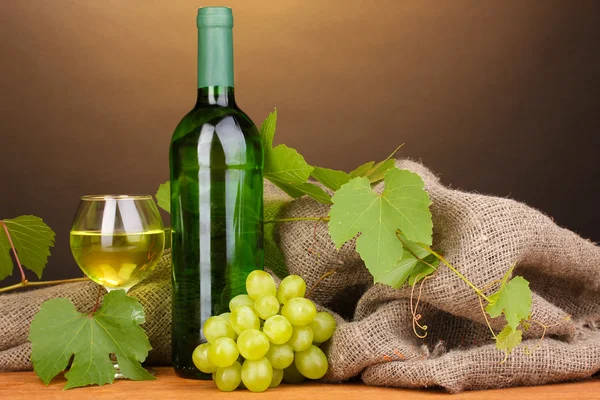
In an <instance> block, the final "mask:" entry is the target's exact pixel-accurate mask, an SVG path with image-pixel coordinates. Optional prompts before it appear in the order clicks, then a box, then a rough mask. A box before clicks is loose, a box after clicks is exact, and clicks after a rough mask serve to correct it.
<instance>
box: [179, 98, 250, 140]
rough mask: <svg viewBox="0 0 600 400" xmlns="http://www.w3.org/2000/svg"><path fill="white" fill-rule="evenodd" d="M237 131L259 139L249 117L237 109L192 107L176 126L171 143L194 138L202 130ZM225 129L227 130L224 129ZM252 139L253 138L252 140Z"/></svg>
mask: <svg viewBox="0 0 600 400" xmlns="http://www.w3.org/2000/svg"><path fill="white" fill-rule="evenodd" d="M207 128H208V129H217V130H219V128H221V130H224V131H227V130H232V129H233V130H239V131H240V132H241V133H242V134H243V135H244V136H246V137H248V136H252V137H260V133H259V131H258V129H257V128H256V125H254V123H253V122H252V120H251V119H250V117H249V116H248V115H247V114H246V113H245V112H243V111H242V110H240V109H239V108H237V107H223V106H200V107H194V108H193V109H192V110H191V111H190V112H188V113H187V114H186V115H185V116H184V117H183V118H182V119H181V121H180V122H179V124H177V127H176V128H175V131H174V133H173V136H172V139H171V143H173V142H174V141H176V140H178V139H180V138H182V137H185V136H196V135H198V133H199V132H201V131H202V130H203V129H207ZM224 128H227V129H224ZM236 128H237V129H236ZM253 139H254V138H253Z"/></svg>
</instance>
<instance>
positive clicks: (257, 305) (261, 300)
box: [254, 294, 279, 319]
mask: <svg viewBox="0 0 600 400" xmlns="http://www.w3.org/2000/svg"><path fill="white" fill-rule="evenodd" d="M254 311H256V313H257V314H258V316H259V317H260V318H262V319H267V318H269V317H272V316H273V315H277V313H278V312H279V300H277V297H275V296H271V295H270V294H263V295H262V296H259V297H258V299H256V301H255V302H254Z"/></svg>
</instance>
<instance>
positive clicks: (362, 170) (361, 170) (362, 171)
mask: <svg viewBox="0 0 600 400" xmlns="http://www.w3.org/2000/svg"><path fill="white" fill-rule="evenodd" d="M373 165H375V161H369V162H368V163H364V164H363V165H361V166H359V167H357V168H356V169H355V170H352V171H350V177H351V178H364V177H365V175H366V174H367V172H368V171H369V170H370V169H371V168H373Z"/></svg>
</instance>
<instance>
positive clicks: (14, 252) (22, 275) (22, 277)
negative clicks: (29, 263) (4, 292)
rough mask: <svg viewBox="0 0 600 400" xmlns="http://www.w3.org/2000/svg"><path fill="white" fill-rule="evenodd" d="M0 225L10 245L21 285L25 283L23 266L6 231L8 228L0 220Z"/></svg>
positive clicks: (8, 232)
mask: <svg viewBox="0 0 600 400" xmlns="http://www.w3.org/2000/svg"><path fill="white" fill-rule="evenodd" d="M0 225H2V227H3V228H4V232H6V237H7V238H8V242H9V243H10V248H11V249H12V251H13V254H14V255H15V260H16V261H17V265H18V266H19V271H21V283H27V277H26V276H25V271H24V270H23V266H22V265H21V261H20V260H19V255H18V254H17V249H16V248H15V244H14V243H13V241H12V237H11V236H10V231H9V230H8V227H7V226H6V224H5V223H4V221H2V220H1V219H0Z"/></svg>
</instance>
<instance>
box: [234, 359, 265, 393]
mask: <svg viewBox="0 0 600 400" xmlns="http://www.w3.org/2000/svg"><path fill="white" fill-rule="evenodd" d="M272 380H273V367H271V363H270V362H269V360H267V359H266V358H264V357H263V358H261V359H259V360H245V361H244V364H243V365H242V382H243V383H244V386H246V387H247V388H248V390H250V391H251V392H264V391H265V390H267V389H268V388H269V385H270V384H271V381H272Z"/></svg>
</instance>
